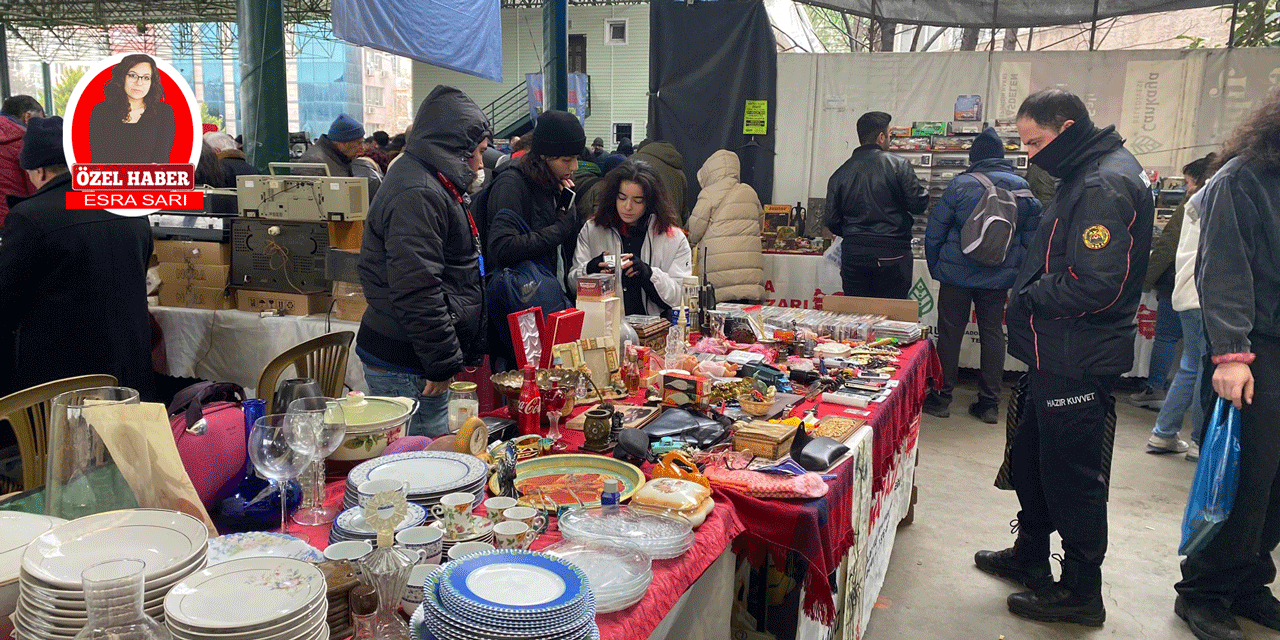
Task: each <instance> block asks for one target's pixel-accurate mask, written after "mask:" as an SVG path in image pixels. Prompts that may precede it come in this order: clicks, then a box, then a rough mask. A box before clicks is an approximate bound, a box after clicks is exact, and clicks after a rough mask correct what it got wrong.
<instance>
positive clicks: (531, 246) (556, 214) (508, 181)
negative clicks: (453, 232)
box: [484, 161, 582, 272]
mask: <svg viewBox="0 0 1280 640" xmlns="http://www.w3.org/2000/svg"><path fill="white" fill-rule="evenodd" d="M569 195H570V194H569V192H568V191H560V192H558V193H557V192H553V191H550V190H548V189H546V188H544V187H542V186H540V185H537V184H534V182H533V180H532V179H531V178H529V176H528V175H526V174H525V173H524V171H523V169H522V168H521V165H520V162H519V161H516V162H515V163H513V164H512V165H510V168H508V169H506V170H504V171H500V172H499V173H498V175H496V176H494V178H493V186H491V187H489V196H488V201H487V203H486V205H487V206H486V209H487V211H486V212H485V216H486V217H487V218H488V224H487V225H486V226H487V230H486V234H487V237H486V239H485V242H486V243H487V244H488V247H487V250H486V251H485V254H484V255H485V261H486V262H485V266H486V267H488V269H489V270H490V271H497V270H499V269H502V268H504V267H514V266H516V265H517V264H520V263H521V262H524V261H525V260H537V261H540V262H542V263H544V264H546V265H547V266H548V267H550V268H551V271H552V272H555V271H556V252H557V251H560V252H561V254H562V255H563V257H564V260H565V264H566V265H571V264H572V261H573V249H574V247H576V246H577V239H578V231H579V230H580V229H581V228H582V220H581V219H580V218H579V217H578V212H577V208H576V207H574V208H573V209H572V210H569V209H566V206H567V204H568V201H569ZM579 195H581V194H579ZM504 210H505V211H509V212H511V213H514V214H516V215H518V216H520V217H521V218H522V219H523V220H524V222H525V224H527V225H529V229H530V232H529V233H525V232H524V230H522V229H521V228H520V226H519V223H517V222H516V221H515V220H514V219H512V218H511V217H510V216H509V215H499V213H501V212H502V211H504ZM566 271H567V268H566Z"/></svg>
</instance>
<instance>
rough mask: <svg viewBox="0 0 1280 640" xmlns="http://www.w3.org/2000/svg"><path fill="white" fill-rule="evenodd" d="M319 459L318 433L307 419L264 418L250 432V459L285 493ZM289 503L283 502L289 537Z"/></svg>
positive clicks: (283, 523) (283, 525) (279, 415)
mask: <svg viewBox="0 0 1280 640" xmlns="http://www.w3.org/2000/svg"><path fill="white" fill-rule="evenodd" d="M315 455H316V431H315V429H314V428H311V427H310V426H308V425H307V422H306V421H305V420H303V419H300V418H297V417H295V416H291V415H289V414H282V413H277V414H273V415H269V416H262V417H261V418H258V421H257V422H255V423H253V429H251V430H250V431H249V459H250V460H252V461H253V468H254V469H256V470H257V471H258V473H260V474H262V477H264V478H267V479H270V480H274V481H275V482H276V484H277V485H279V487H280V488H281V489H282V490H285V489H287V487H288V486H289V480H291V479H293V478H294V477H296V476H297V475H298V473H300V472H301V471H302V470H303V469H304V468H305V467H306V466H307V465H308V464H310V463H311V460H312V459H313V458H315ZM286 508H287V505H286V501H284V500H281V501H280V530H281V531H282V532H283V533H288V529H289V518H288V515H287V511H286Z"/></svg>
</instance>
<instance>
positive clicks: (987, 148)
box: [969, 127, 1004, 164]
mask: <svg viewBox="0 0 1280 640" xmlns="http://www.w3.org/2000/svg"><path fill="white" fill-rule="evenodd" d="M1003 157H1004V141H1003V140H1001V139H1000V136H999V134H997V133H996V130H995V129H992V128H991V127H987V128H986V129H983V130H982V133H980V134H978V137H976V138H974V139H973V146H972V147H969V163H970V164H972V163H974V162H977V161H979V160H987V159H990V158H1003Z"/></svg>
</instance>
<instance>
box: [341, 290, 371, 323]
mask: <svg viewBox="0 0 1280 640" xmlns="http://www.w3.org/2000/svg"><path fill="white" fill-rule="evenodd" d="M368 308H369V303H368V302H367V301H366V300H365V299H364V296H363V295H358V296H344V297H341V298H334V299H333V317H335V318H337V319H339V320H346V321H348V322H360V320H361V319H363V318H364V310H365V309H368Z"/></svg>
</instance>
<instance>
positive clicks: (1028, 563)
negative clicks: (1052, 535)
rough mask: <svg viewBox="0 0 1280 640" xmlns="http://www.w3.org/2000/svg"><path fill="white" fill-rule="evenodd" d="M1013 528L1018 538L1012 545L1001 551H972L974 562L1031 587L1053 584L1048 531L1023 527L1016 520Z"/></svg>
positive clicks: (1002, 576)
mask: <svg viewBox="0 0 1280 640" xmlns="http://www.w3.org/2000/svg"><path fill="white" fill-rule="evenodd" d="M1014 522H1015V523H1016V522H1017V521H1016V520H1015V521H1014ZM1014 528H1015V530H1016V531H1017V533H1018V538H1017V539H1016V540H1014V541H1013V546H1012V547H1010V548H1008V549H1003V550H1001V551H979V552H977V553H975V554H973V563H974V564H976V565H978V568H979V569H982V570H983V571H985V572H987V573H989V574H991V575H993V576H998V577H1000V578H1004V579H1006V580H1012V581H1014V582H1016V583H1018V584H1020V585H1022V586H1024V587H1026V588H1028V589H1031V590H1037V589H1043V588H1045V587H1047V586H1049V585H1051V584H1053V572H1052V571H1051V569H1050V567H1049V534H1048V533H1045V534H1043V535H1041V534H1037V533H1031V532H1027V531H1022V530H1020V529H1017V525H1016V524H1015V525H1014Z"/></svg>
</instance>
